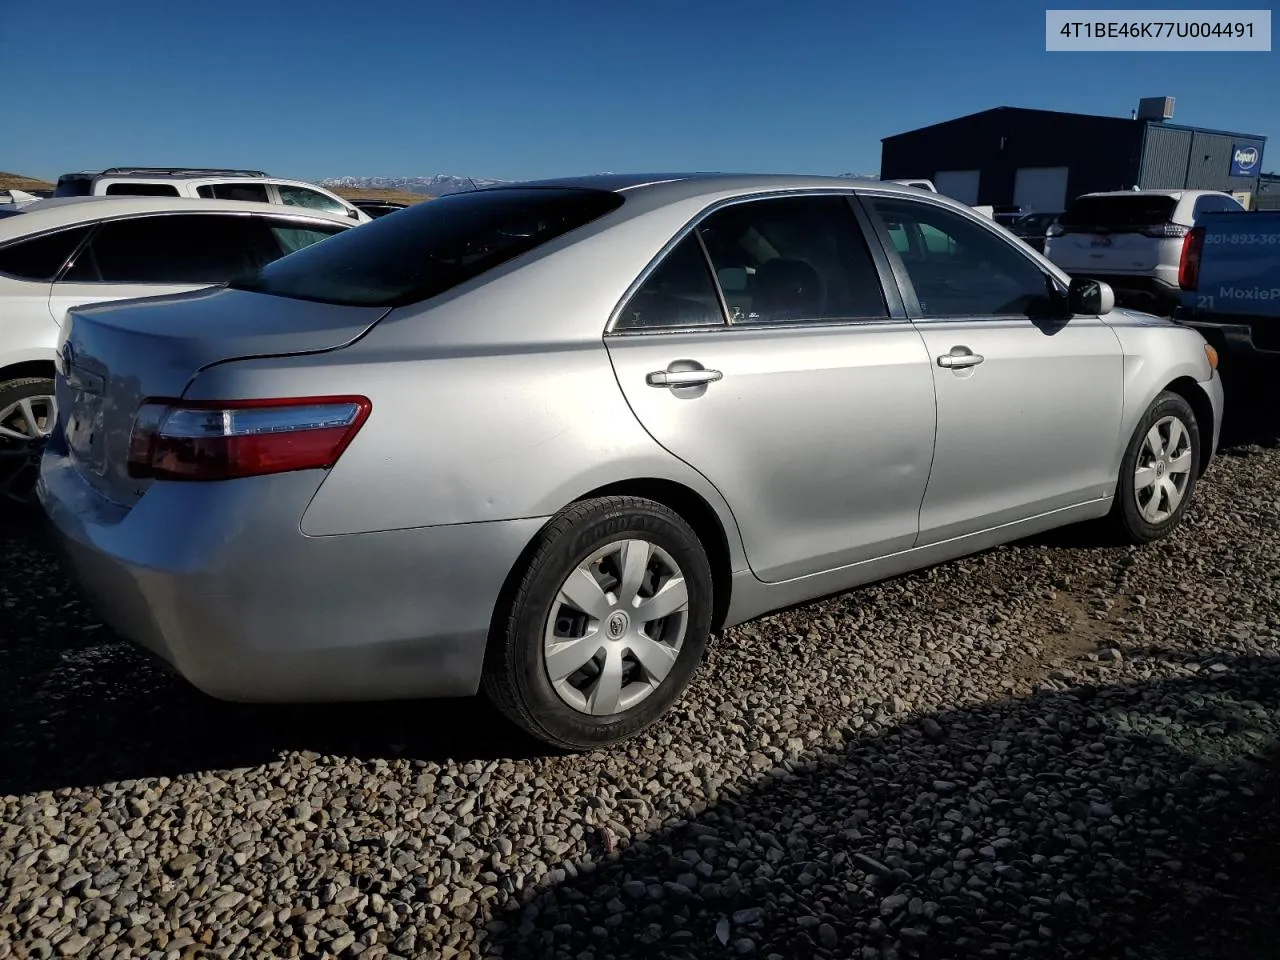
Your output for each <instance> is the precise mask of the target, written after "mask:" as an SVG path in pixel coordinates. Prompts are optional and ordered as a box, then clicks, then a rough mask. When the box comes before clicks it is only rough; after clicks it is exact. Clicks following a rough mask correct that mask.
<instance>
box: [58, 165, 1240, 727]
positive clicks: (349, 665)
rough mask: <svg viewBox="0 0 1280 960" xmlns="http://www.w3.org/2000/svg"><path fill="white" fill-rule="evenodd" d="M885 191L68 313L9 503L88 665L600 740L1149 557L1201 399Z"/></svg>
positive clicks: (560, 215)
mask: <svg viewBox="0 0 1280 960" xmlns="http://www.w3.org/2000/svg"><path fill="white" fill-rule="evenodd" d="M1113 306H1114V299H1113V297H1112V294H1111V291H1110V290H1109V289H1108V288H1107V287H1106V285H1105V284H1101V283H1096V282H1092V281H1086V280H1075V281H1073V280H1072V279H1071V278H1069V277H1068V276H1066V275H1065V274H1063V273H1062V272H1061V271H1060V270H1058V269H1057V268H1056V267H1054V266H1053V264H1051V263H1049V262H1048V261H1047V260H1045V259H1044V258H1043V257H1041V256H1039V255H1038V254H1036V253H1034V252H1033V251H1031V250H1030V249H1028V248H1027V247H1026V246H1025V245H1024V244H1022V243H1020V242H1019V241H1018V240H1016V239H1015V238H1014V237H1012V236H1011V235H1010V234H1008V233H1007V232H1006V231H1004V230H1001V229H1000V228H998V227H997V226H996V225H995V224H993V223H992V222H991V221H990V220H987V219H986V218H984V217H982V216H980V215H978V214H976V213H975V212H974V211H973V210H971V209H970V208H968V207H965V206H963V205H961V204H958V203H955V202H953V201H950V200H948V199H946V198H944V197H940V196H938V195H936V194H932V193H926V192H924V191H920V190H915V189H913V188H909V187H902V186H898V185H894V184H880V183H875V182H870V181H862V180H858V181H852V180H846V179H826V178H805V177H779V176H725V175H694V176H679V175H666V176H652V177H622V176H604V177H592V178H580V179H566V180H559V181H547V182H537V183H530V184H522V185H516V186H504V187H498V188H492V189H483V190H477V191H475V192H471V193H466V194H461V195H456V196H450V197H446V198H444V199H439V200H433V201H431V202H430V203H425V204H421V205H420V206H418V207H415V208H411V209H409V210H405V211H402V212H401V213H399V214H397V215H396V216H394V217H387V218H385V219H382V220H378V221H376V222H374V223H372V224H369V225H367V226H365V227H362V228H361V229H360V230H353V231H349V232H347V233H344V234H341V235H339V236H336V237H333V238H331V239H329V240H325V241H323V242H321V243H319V244H316V245H315V246H313V247H311V248H308V249H306V250H303V251H300V252H298V253H295V254H292V255H290V256H288V257H285V258H284V259H282V260H279V261H277V262H276V263H274V264H271V265H270V266H267V267H265V268H263V269H262V270H261V271H259V272H258V273H256V274H254V275H251V276H249V277H246V278H245V279H243V280H241V281H238V282H233V283H232V284H230V285H229V286H224V287H221V288H216V289H213V290H209V291H204V292H199V293H191V294H183V295H177V296H171V297H165V298H161V299H152V300H149V301H147V302H145V303H144V302H132V303H128V302H127V303H122V304H113V305H109V306H91V307H86V308H82V309H76V310H73V311H71V313H70V316H69V322H68V323H67V324H66V325H65V327H64V331H63V336H62V341H61V343H60V356H59V374H58V379H57V386H56V389H57V406H58V410H59V419H58V424H57V429H56V430H55V431H54V436H53V438H52V440H51V442H50V445H49V447H48V450H47V452H46V454H45V456H44V460H43V463H42V472H41V482H40V497H41V500H42V502H43V504H44V507H45V509H46V510H47V512H48V514H49V516H50V517H51V519H52V521H53V524H54V526H55V528H56V529H57V530H58V531H59V532H60V536H61V539H62V541H63V542H64V544H65V547H66V552H67V553H68V555H69V557H70V559H71V561H72V563H73V564H74V567H75V569H76V570H77V571H78V575H79V578H80V580H81V581H82V583H83V585H84V586H85V587H86V588H87V590H88V592H89V594H90V595H91V596H92V597H94V598H95V599H96V602H97V604H98V606H99V608H100V610H101V613H102V616H103V618H104V619H105V621H106V622H107V623H108V624H109V625H110V626H112V627H113V628H114V629H115V630H116V631H117V632H118V633H120V634H122V635H124V636H125V637H129V638H132V639H133V640H134V641H136V642H137V643H139V644H141V645H142V646H144V647H146V648H149V649H150V650H151V651H153V652H154V653H156V654H157V655H159V656H160V657H162V658H164V659H165V660H167V661H169V662H170V663H171V664H172V665H173V666H174V667H176V669H177V670H178V671H179V672H180V673H182V674H183V675H184V676H186V677H187V678H188V679H189V680H190V681H191V682H192V683H193V684H195V685H196V686H197V687H199V688H201V689H202V690H204V691H206V692H208V693H210V694H212V695H214V696H216V697H220V698H226V699H233V700H253V701H316V700H321V701H337V700H357V699H386V698H406V697H437V696H465V695H470V694H474V693H476V692H477V691H479V690H480V689H483V690H484V691H485V692H487V694H488V695H489V697H490V698H491V699H492V701H493V702H494V703H495V704H496V706H497V707H498V708H500V709H501V710H502V711H503V712H505V713H506V714H507V715H508V716H509V717H510V718H511V719H512V720H514V721H515V722H516V723H517V724H519V725H520V726H522V727H523V728H525V729H526V730H527V731H529V732H530V733H532V734H533V735H535V736H536V737H539V738H541V739H542V740H544V741H546V742H547V743H550V744H552V745H556V746H559V747H563V748H570V749H585V748H590V747H594V746H599V745H602V744H608V743H612V742H615V741H618V740H621V739H623V738H626V737H629V736H631V735H633V734H635V733H636V732H637V731H639V730H641V729H642V728H644V727H645V726H646V725H648V724H650V723H651V722H653V721H654V720H655V719H657V718H658V717H659V716H661V715H662V714H663V713H664V712H665V711H666V710H667V709H668V708H669V707H670V706H671V705H672V703H673V702H674V701H675V700H676V698H677V697H678V696H679V695H680V693H681V691H682V690H683V689H684V688H685V686H686V685H687V684H688V683H689V681H690V678H691V677H692V676H693V674H694V672H695V671H696V670H697V668H698V664H699V662H700V661H701V659H702V657H703V652H704V649H705V647H706V645H707V642H708V638H709V637H711V636H712V635H714V634H715V633H717V632H718V631H721V630H723V629H724V628H725V627H728V626H731V625H733V624H737V623H740V622H742V621H744V620H747V619H749V618H752V617H756V616H758V615H760V614H762V613H765V612H767V611H769V610H773V609H777V608H779V607H783V606H786V605H790V604H794V603H797V602H799V601H804V600H807V599H810V598H814V597H818V596H822V595H825V594H830V593H833V592H836V591H840V590H846V589H849V588H851V587H854V586H857V585H859V584H862V583H866V582H868V581H872V580H878V579H882V578H885V577H890V576H894V575H896V574H900V573H903V572H905V571H908V570H913V569H917V568H920V567H924V566H927V565H931V564H936V563H939V562H942V561H946V560H949V559H952V558H955V557H959V556H962V555H965V554H970V553H973V552H975V551H979V550H983V549H985V548H988V547H991V546H993V545H995V544H999V543H1003V542H1007V541H1011V540H1014V539H1017V538H1021V537H1025V536H1028V535H1030V534H1035V533H1037V532H1040V531H1044V530H1047V529H1050V528H1053V527H1059V526H1062V525H1065V524H1070V523H1075V522H1078V521H1085V520H1091V519H1096V518H1109V520H1110V522H1111V524H1112V526H1113V528H1114V529H1115V530H1116V531H1117V532H1118V533H1119V534H1120V535H1122V536H1123V537H1125V538H1127V539H1129V540H1130V541H1133V542H1137V543H1143V542H1147V541H1152V540H1155V539H1157V538H1159V537H1163V536H1165V535H1167V534H1168V533H1170V531H1172V530H1173V529H1174V528H1175V527H1176V526H1177V525H1178V524H1179V522H1180V521H1181V519H1182V518H1183V516H1184V515H1185V513H1186V510H1187V508H1188V504H1189V503H1190V501H1191V498H1192V493H1193V491H1194V489H1195V485H1196V481H1197V479H1198V478H1199V477H1200V476H1201V475H1202V474H1203V473H1204V471H1205V469H1206V468H1207V467H1208V465H1209V462H1210V460H1211V458H1212V456H1213V454H1214V451H1215V449H1216V446H1217V439H1218V431H1219V426H1220V423H1221V416H1222V388H1221V382H1220V380H1219V378H1218V375H1217V373H1216V365H1217V358H1216V355H1215V354H1214V353H1213V351H1212V349H1210V348H1209V347H1208V346H1207V345H1206V343H1205V341H1204V340H1203V339H1202V338H1201V337H1200V335H1199V334H1198V333H1196V332H1194V331H1192V330H1189V329H1186V328H1182V327H1178V326H1176V325H1174V324H1172V323H1169V322H1167V321H1164V320H1160V319H1157V318H1155V317H1151V316H1147V315H1145V314H1141V313H1136V312H1132V311H1123V310H1116V309H1113Z"/></svg>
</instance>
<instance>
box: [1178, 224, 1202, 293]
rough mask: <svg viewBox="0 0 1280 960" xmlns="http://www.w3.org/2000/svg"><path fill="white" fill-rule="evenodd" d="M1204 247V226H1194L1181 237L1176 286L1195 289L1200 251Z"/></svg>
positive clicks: (1198, 273)
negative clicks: (1180, 254)
mask: <svg viewBox="0 0 1280 960" xmlns="http://www.w3.org/2000/svg"><path fill="white" fill-rule="evenodd" d="M1203 249H1204V227H1196V228H1195V229H1193V230H1192V231H1191V232H1190V233H1188V234H1187V235H1186V237H1185V238H1183V241H1182V258H1181V259H1180V260H1179V261H1178V286H1180V287H1181V288H1182V289H1183V290H1195V289H1196V287H1198V286H1199V285H1200V252H1201V251H1202V250H1203Z"/></svg>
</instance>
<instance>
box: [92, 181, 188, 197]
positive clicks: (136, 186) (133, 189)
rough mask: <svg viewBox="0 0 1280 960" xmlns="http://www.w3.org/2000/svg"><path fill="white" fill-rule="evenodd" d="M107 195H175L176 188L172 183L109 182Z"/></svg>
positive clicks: (176, 194)
mask: <svg viewBox="0 0 1280 960" xmlns="http://www.w3.org/2000/svg"><path fill="white" fill-rule="evenodd" d="M107 196H109V197H176V196H178V188H177V187H175V186H174V185H173V184H172V183H128V182H124V183H109V184H107Z"/></svg>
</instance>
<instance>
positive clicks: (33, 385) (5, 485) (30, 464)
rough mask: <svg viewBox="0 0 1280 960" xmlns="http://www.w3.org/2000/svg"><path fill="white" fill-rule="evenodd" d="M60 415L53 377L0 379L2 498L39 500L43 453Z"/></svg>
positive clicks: (0, 476) (0, 487) (25, 504)
mask: <svg viewBox="0 0 1280 960" xmlns="http://www.w3.org/2000/svg"><path fill="white" fill-rule="evenodd" d="M56 419H57V414H56V408H55V406H54V399H53V381H52V380H49V379H46V378H45V377H24V378H23V379H21V380H8V381H5V382H3V383H0V500H4V501H7V502H10V503H18V504H21V505H24V506H28V505H30V504H32V503H34V502H35V489H36V477H37V475H38V474H39V472H40V456H41V454H42V453H43V452H44V445H45V442H46V441H47V440H48V439H49V434H50V433H52V432H53V425H54V421H55V420H56Z"/></svg>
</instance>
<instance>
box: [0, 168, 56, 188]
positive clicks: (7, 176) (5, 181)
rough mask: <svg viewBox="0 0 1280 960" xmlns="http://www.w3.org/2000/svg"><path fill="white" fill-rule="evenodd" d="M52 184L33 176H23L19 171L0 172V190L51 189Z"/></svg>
mask: <svg viewBox="0 0 1280 960" xmlns="http://www.w3.org/2000/svg"><path fill="white" fill-rule="evenodd" d="M52 189H53V184H52V183H49V182H47V181H45V180H37V179H36V178H35V177H24V176H23V175H22V174H20V173H3V172H0V190H26V191H27V192H28V193H30V192H32V191H35V190H52Z"/></svg>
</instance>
